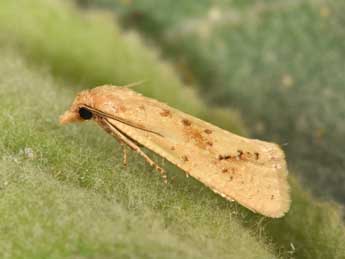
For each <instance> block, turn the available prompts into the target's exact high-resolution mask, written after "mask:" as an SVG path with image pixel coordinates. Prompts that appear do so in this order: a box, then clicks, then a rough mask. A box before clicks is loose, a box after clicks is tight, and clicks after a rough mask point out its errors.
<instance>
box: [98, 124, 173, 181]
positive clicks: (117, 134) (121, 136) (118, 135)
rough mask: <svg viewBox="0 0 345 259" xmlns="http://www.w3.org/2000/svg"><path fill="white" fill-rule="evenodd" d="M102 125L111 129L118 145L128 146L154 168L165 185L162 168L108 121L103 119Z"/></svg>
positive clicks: (164, 173)
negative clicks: (118, 142) (117, 140)
mask: <svg viewBox="0 0 345 259" xmlns="http://www.w3.org/2000/svg"><path fill="white" fill-rule="evenodd" d="M104 123H105V124H106V125H107V126H108V127H109V128H110V129H111V135H113V136H114V137H115V138H116V139H119V140H120V143H124V144H126V145H128V146H129V147H130V148H131V149H133V150H134V151H135V152H137V153H138V154H139V155H141V156H142V157H143V158H144V159H145V160H146V162H148V163H149V165H151V166H152V167H153V168H155V169H156V171H157V172H158V173H159V174H160V175H161V176H162V177H163V179H164V182H165V183H167V176H166V172H165V170H164V169H163V168H161V167H160V166H159V165H157V163H155V162H154V161H153V160H152V159H151V158H150V157H149V156H147V155H146V154H145V153H144V152H143V151H142V150H141V149H140V147H139V146H138V145H137V144H136V143H134V142H132V141H131V140H130V139H129V138H127V137H126V136H125V135H124V134H123V133H122V132H121V131H120V130H118V129H117V128H116V127H115V126H114V125H112V124H111V123H110V122H109V121H108V120H106V119H105V120H104Z"/></svg>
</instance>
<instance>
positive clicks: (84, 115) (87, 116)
mask: <svg viewBox="0 0 345 259" xmlns="http://www.w3.org/2000/svg"><path fill="white" fill-rule="evenodd" d="M79 116H80V118H82V119H84V120H89V119H91V118H92V112H90V111H89V110H88V109H86V108H80V109H79Z"/></svg>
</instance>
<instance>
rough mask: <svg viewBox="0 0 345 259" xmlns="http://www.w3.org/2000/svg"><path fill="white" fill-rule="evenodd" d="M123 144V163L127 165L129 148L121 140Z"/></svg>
mask: <svg viewBox="0 0 345 259" xmlns="http://www.w3.org/2000/svg"><path fill="white" fill-rule="evenodd" d="M120 143H121V146H122V152H123V165H124V166H127V149H126V145H125V143H124V142H120Z"/></svg>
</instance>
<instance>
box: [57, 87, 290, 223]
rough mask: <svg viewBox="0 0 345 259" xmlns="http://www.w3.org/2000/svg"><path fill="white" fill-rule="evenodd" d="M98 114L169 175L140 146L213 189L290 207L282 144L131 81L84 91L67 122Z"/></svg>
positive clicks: (275, 211)
mask: <svg viewBox="0 0 345 259" xmlns="http://www.w3.org/2000/svg"><path fill="white" fill-rule="evenodd" d="M85 120H94V121H95V122H96V123H98V125H100V126H101V127H102V128H103V129H104V130H105V131H106V132H108V133H109V134H111V135H112V136H113V137H114V138H115V139H117V140H118V141H119V143H120V144H121V145H122V146H123V150H124V163H126V161H127V158H126V146H129V147H130V148H131V149H132V150H134V151H135V152H138V153H139V154H140V155H141V156H142V157H143V158H144V159H145V160H146V161H147V162H148V163H149V164H150V165H151V166H153V167H154V168H155V169H156V170H157V172H158V173H160V174H161V175H162V177H163V178H164V180H165V181H166V179H167V178H166V174H165V171H164V169H163V168H161V167H160V166H158V165H157V163H156V162H154V161H153V160H152V159H151V158H150V157H149V156H148V155H147V154H146V153H145V152H144V151H143V150H142V148H141V146H144V147H146V148H147V149H149V150H152V151H153V152H155V153H156V154H158V155H159V156H161V157H163V158H165V159H166V160H168V161H170V162H171V163H173V164H175V165H176V166H177V167H179V168H181V169H182V170H183V171H185V172H186V173H187V174H189V175H191V176H193V177H194V178H196V179H197V180H199V181H200V182H202V183H203V184H205V185H206V186H208V187H209V188H211V189H212V190H213V191H214V192H216V193H218V194H219V195H221V196H222V197H224V198H226V199H228V200H231V201H233V200H235V201H237V202H238V203H240V204H241V205H243V206H245V207H246V208H248V209H250V210H252V211H253V212H257V213H260V214H263V215H265V216H268V217H273V218H278V217H282V216H283V215H284V214H285V213H286V212H287V211H288V210H289V207H290V195H289V185H288V182H287V174H288V171H287V166H286V161H285V156H284V153H283V151H282V150H281V149H280V147H279V146H278V145H276V144H273V143H268V142H264V141H260V140H256V139H248V138H244V137H241V136H238V135H235V134H233V133H230V132H228V131H226V130H223V129H221V128H219V127H216V126H214V125H212V124H210V123H208V122H205V121H202V120H200V119H198V118H195V117H193V116H191V115H188V114H186V113H183V112H181V111H179V110H177V109H174V108H172V107H170V106H168V105H166V104H164V103H161V102H159V101H157V100H154V99H151V98H148V97H145V96H143V95H141V94H139V93H137V92H135V91H133V90H131V89H130V88H129V87H116V86H110V85H105V86H99V87H96V88H94V89H91V90H85V91H82V92H80V93H79V94H78V95H77V97H76V98H75V100H74V102H73V104H72V106H71V107H70V109H69V110H68V111H67V112H65V114H64V115H62V116H61V117H60V122H61V123H62V124H66V123H71V122H81V121H85Z"/></svg>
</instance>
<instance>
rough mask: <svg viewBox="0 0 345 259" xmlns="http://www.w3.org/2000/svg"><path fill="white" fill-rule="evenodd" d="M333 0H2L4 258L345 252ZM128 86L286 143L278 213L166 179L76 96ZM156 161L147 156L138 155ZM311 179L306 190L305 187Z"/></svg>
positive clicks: (341, 70) (336, 7)
mask: <svg viewBox="0 0 345 259" xmlns="http://www.w3.org/2000/svg"><path fill="white" fill-rule="evenodd" d="M344 11H345V3H344V2H343V1H336V0H334V1H331V0H330V1H320V0H308V1H307V0H303V1H269V0H265V1H235V0H233V1H224V0H223V1H221V0H218V1H216V0H213V1H211V0H207V1H206V0H202V1H201V0H198V1H196V0H195V1H179V2H176V1H171V0H164V1H152V0H143V1H133V0H132V1H131V0H126V1H125V0H123V1H110V0H78V1H75V2H74V1H61V0H48V1H46V0H17V1H13V0H1V2H0V103H1V106H0V127H1V135H0V158H1V159H0V211H1V213H0V257H1V258H345V246H344V243H345V227H344V223H343V205H344V203H345V173H344V167H345V156H344V155H343V154H344V153H345V152H344V151H345V138H344V136H345V122H344V117H345V105H344V98H345V88H344V86H343V82H344V77H345V46H344V39H345V32H344V30H343V28H344V26H345V19H344V17H343V13H344ZM140 80H146V82H145V83H144V84H143V85H142V86H141V87H138V88H137V90H138V91H141V92H142V93H143V94H145V95H147V96H150V97H154V98H156V99H158V100H161V101H164V102H167V103H168V104H170V105H172V106H174V107H177V108H179V109H181V110H183V111H185V112H188V113H191V114H193V115H195V116H198V117H200V118H203V119H205V120H207V121H210V122H212V123H214V124H216V125H219V126H221V127H223V128H225V129H227V130H230V131H233V132H236V133H238V134H241V135H245V136H248V137H257V138H261V139H265V140H268V141H274V142H277V143H279V144H281V145H282V147H283V149H284V150H285V151H286V153H287V158H288V165H289V168H290V176H289V181H290V184H291V195H292V207H291V209H290V211H289V213H288V214H287V215H286V216H285V217H284V218H282V219H268V218H264V217H262V216H260V215H254V214H253V213H251V212H250V211H248V210H246V209H244V208H242V207H241V206H239V205H237V204H235V203H230V202H228V201H225V200H224V199H222V198H221V197H219V196H217V195H215V194H213V193H212V192H211V191H210V190H208V189H207V188H206V187H204V186H203V185H202V184H200V183H198V182H197V181H195V180H193V179H190V178H188V179H186V178H185V177H184V173H183V172H181V171H180V170H179V169H178V168H175V167H173V166H172V165H169V164H168V163H165V167H166V168H167V169H168V171H169V175H170V176H171V177H172V178H175V181H173V182H170V183H169V184H168V185H167V186H166V185H165V184H163V183H162V181H161V179H160V178H159V176H158V175H157V174H156V173H155V172H154V171H153V170H152V169H151V168H150V167H149V166H147V165H145V162H144V161H143V160H142V159H141V158H140V157H138V156H137V155H136V154H131V155H130V160H129V162H130V163H129V166H128V167H127V168H124V167H122V165H121V162H122V157H121V149H120V147H119V145H117V143H116V142H115V141H112V139H111V138H110V137H109V136H107V135H106V134H105V133H104V132H103V131H102V130H100V129H98V128H97V127H96V126H95V125H93V124H90V123H86V124H83V125H73V126H68V127H60V125H58V116H59V115H60V114H61V113H62V112H64V110H65V109H66V108H67V107H68V106H69V104H70V103H71V101H72V100H73V98H74V96H75V94H76V93H77V92H78V91H79V90H81V89H85V88H91V87H94V86H96V85H101V84H106V83H111V84H115V85H124V84H128V83H131V82H135V81H140ZM149 154H150V155H151V156H153V157H154V158H155V160H157V161H160V163H163V161H162V159H160V158H159V157H158V156H155V155H153V154H152V153H149ZM310 192H311V193H312V194H310Z"/></svg>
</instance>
